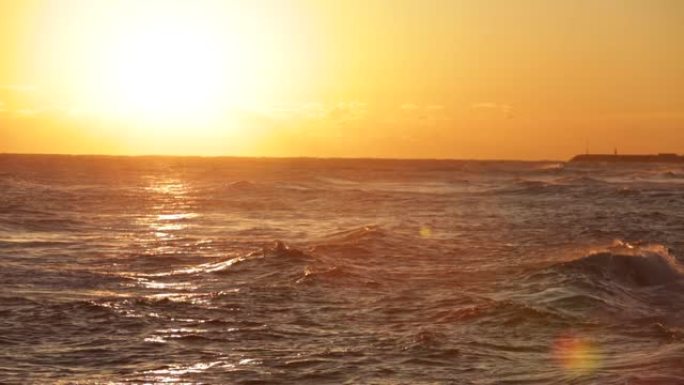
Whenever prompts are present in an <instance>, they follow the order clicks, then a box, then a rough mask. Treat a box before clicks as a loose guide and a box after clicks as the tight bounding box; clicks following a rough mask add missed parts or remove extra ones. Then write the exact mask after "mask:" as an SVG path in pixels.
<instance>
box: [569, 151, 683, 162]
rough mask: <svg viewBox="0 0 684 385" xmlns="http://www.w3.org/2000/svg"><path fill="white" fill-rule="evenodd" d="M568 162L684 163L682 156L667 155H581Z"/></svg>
mask: <svg viewBox="0 0 684 385" xmlns="http://www.w3.org/2000/svg"><path fill="white" fill-rule="evenodd" d="M570 162H608V163H684V156H680V155H677V154H669V153H668V154H657V155H653V154H646V155H638V154H637V155H618V154H613V155H610V154H582V155H576V156H574V157H573V158H572V159H570Z"/></svg>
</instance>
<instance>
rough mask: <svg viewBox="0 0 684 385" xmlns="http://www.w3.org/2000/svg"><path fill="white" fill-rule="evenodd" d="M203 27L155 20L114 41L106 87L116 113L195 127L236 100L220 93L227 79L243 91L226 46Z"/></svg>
mask: <svg viewBox="0 0 684 385" xmlns="http://www.w3.org/2000/svg"><path fill="white" fill-rule="evenodd" d="M199 21H200V20H197V21H196V22H194V20H182V19H181V20H177V19H156V20H154V22H152V23H148V24H147V25H144V26H139V27H137V28H133V29H129V30H127V31H126V32H125V33H122V34H120V35H118V36H116V38H115V41H114V42H113V43H112V45H111V46H110V51H109V53H110V58H109V59H108V61H107V63H108V64H107V67H108V68H107V71H106V72H107V73H109V74H110V77H109V79H108V81H106V82H105V84H106V97H107V98H108V99H110V100H109V102H110V104H111V105H112V106H114V108H116V109H117V111H118V112H120V113H123V114H124V115H133V116H136V117H138V118H142V119H144V120H152V121H159V120H163V121H166V120H175V119H189V120H192V121H196V120H201V119H204V118H207V117H208V115H211V113H213V112H214V111H216V110H217V109H218V108H219V107H220V106H221V104H222V103H225V102H226V100H225V99H228V98H229V97H231V96H234V95H227V94H226V92H225V90H226V89H225V88H223V87H222V86H223V85H224V84H225V83H226V82H227V81H228V79H226V77H227V75H228V76H230V77H231V79H230V81H231V82H232V83H233V88H232V89H233V90H235V92H238V91H239V87H235V86H236V85H237V84H236V83H237V79H238V77H237V76H236V75H237V74H236V72H237V70H238V69H237V68H231V62H230V58H228V57H226V56H227V55H226V53H225V51H224V47H225V42H220V41H217V39H216V34H213V33H211V31H209V30H208V29H207V28H205V27H203V26H202V25H201V24H200V23H199ZM229 90H230V89H229Z"/></svg>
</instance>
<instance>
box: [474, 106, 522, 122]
mask: <svg viewBox="0 0 684 385" xmlns="http://www.w3.org/2000/svg"><path fill="white" fill-rule="evenodd" d="M470 108H471V109H472V110H476V111H477V110H479V111H486V110H490V111H497V112H499V113H501V114H502V115H503V116H504V117H505V118H506V119H511V118H513V106H511V105H510V104H505V103H494V102H482V103H474V104H471V105H470Z"/></svg>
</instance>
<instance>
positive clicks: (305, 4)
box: [0, 0, 684, 159]
mask: <svg viewBox="0 0 684 385" xmlns="http://www.w3.org/2000/svg"><path fill="white" fill-rule="evenodd" d="M682 36H684V1H679V0H648V1H647V0H639V1H637V0H602V1H595V0H575V1H562V0H558V1H546V0H519V1H509V0H453V1H450V0H423V1H419V0H385V1H380V0H363V1H362V0H345V1H321V0H301V1H296V0H290V1H287V0H270V1H249V2H242V1H233V2H231V1H201V0H200V1H173V0H168V1H162V0H159V1H145V0H139V1H134V0H123V1H116V2H115V1H105V0H52V1H48V0H21V1H20V0H8V1H2V2H0V52H2V55H0V152H30V153H90V154H92V153H106V154H182V155H189V154H194V155H253V156H324V157H338V156H341V157H358V156H371V157H401V158H406V157H430V158H493V159H502V158H506V159H566V158H568V157H570V156H572V155H573V154H575V153H579V152H584V150H585V147H586V143H587V141H588V142H589V147H590V150H591V151H592V152H612V151H613V148H614V147H616V146H617V147H618V149H619V150H620V152H623V153H628V152H634V153H637V152H679V153H684V70H683V69H684V44H682Z"/></svg>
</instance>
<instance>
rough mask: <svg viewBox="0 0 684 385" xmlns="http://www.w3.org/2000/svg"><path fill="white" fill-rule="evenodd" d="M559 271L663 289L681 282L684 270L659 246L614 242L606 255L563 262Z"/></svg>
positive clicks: (664, 248) (597, 254)
mask: <svg viewBox="0 0 684 385" xmlns="http://www.w3.org/2000/svg"><path fill="white" fill-rule="evenodd" d="M559 268H560V269H570V270H573V271H578V272H581V273H583V274H590V275H593V276H594V277H596V278H598V279H602V280H610V281H617V282H620V283H625V284H631V285H635V286H655V285H663V284H667V283H671V282H675V281H679V280H681V279H684V266H682V264H681V263H680V262H679V261H678V260H677V258H676V257H675V256H673V255H672V254H671V253H670V251H669V249H668V248H667V247H665V246H663V245H657V244H654V245H632V244H629V243H624V242H617V243H616V244H615V245H613V247H611V248H609V249H608V251H602V252H596V253H592V254H589V255H587V256H585V257H583V258H580V259H577V260H574V261H569V262H564V263H562V264H560V265H559Z"/></svg>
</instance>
